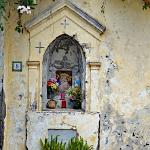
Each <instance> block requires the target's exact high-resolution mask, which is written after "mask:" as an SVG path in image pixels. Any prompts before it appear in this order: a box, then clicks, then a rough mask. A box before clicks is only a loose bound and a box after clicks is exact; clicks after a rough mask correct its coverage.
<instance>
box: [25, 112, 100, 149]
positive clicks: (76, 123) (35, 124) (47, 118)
mask: <svg viewBox="0 0 150 150" xmlns="http://www.w3.org/2000/svg"><path fill="white" fill-rule="evenodd" d="M99 120H100V114H99V113H90V112H77V111H76V112H71V111H57V110H56V111H55V112H54V111H50V112H28V114H27V148H28V150H35V149H36V150H40V139H44V138H48V130H49V129H75V130H76V131H77V134H78V135H79V136H81V137H83V138H84V139H85V140H86V141H87V142H88V144H89V145H93V147H94V149H97V147H98V145H99V144H98V143H99V139H98V138H99V128H100V127H99Z"/></svg>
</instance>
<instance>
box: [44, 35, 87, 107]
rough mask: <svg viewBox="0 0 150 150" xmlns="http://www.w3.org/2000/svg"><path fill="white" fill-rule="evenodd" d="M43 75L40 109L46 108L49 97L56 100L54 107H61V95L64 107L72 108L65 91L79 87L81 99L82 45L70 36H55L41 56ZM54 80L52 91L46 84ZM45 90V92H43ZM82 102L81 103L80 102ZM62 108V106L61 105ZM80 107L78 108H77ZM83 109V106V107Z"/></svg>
mask: <svg viewBox="0 0 150 150" xmlns="http://www.w3.org/2000/svg"><path fill="white" fill-rule="evenodd" d="M42 65H43V72H42V73H43V76H42V87H43V91H42V110H48V109H46V108H45V107H46V104H47V101H48V100H49V99H51V97H52V94H53V95H54V96H53V99H54V100H55V101H56V104H57V105H56V109H57V108H59V109H60V108H62V107H61V103H62V98H61V97H62V95H63V101H65V103H66V106H65V108H66V109H68V108H69V109H72V108H73V106H72V103H73V100H71V99H70V98H72V97H70V96H69V95H68V94H67V91H68V90H69V89H71V88H79V90H80V92H81V97H82V101H84V100H85V98H84V97H83V95H85V94H84V89H85V71H86V70H85V68H86V67H85V66H86V65H85V56H84V53H83V50H82V47H81V46H80V45H79V43H78V42H77V41H76V40H75V39H74V38H72V37H70V36H68V35H66V34H62V35H61V36H59V37H57V38H56V40H54V41H53V42H52V43H51V44H50V45H49V46H48V48H47V50H46V52H45V54H44V57H43V64H42ZM52 80H55V81H56V82H55V83H56V84H55V85H56V86H57V89H56V90H54V92H53V91H49V89H50V90H51V88H49V87H48V86H47V85H48V83H49V84H50V85H53V81H52ZM45 91H47V92H45ZM81 104H82V103H81ZM63 108H64V107H63ZM79 109H80V108H79ZM83 109H85V108H83Z"/></svg>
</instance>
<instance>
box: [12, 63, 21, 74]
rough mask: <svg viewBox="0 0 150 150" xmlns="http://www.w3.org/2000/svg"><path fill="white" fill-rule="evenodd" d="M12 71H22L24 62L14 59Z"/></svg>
mask: <svg viewBox="0 0 150 150" xmlns="http://www.w3.org/2000/svg"><path fill="white" fill-rule="evenodd" d="M12 71H17V72H21V71H22V62H21V61H13V62H12Z"/></svg>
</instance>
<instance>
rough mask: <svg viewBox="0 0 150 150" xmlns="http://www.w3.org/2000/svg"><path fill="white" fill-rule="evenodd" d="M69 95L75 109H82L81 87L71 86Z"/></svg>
mask: <svg viewBox="0 0 150 150" xmlns="http://www.w3.org/2000/svg"><path fill="white" fill-rule="evenodd" d="M67 95H68V96H69V99H70V101H71V102H72V104H73V108H74V109H81V102H82V94H81V88H80V87H70V88H69V89H68V90H67Z"/></svg>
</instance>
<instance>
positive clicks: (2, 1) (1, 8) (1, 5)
mask: <svg viewBox="0 0 150 150" xmlns="http://www.w3.org/2000/svg"><path fill="white" fill-rule="evenodd" d="M6 4H7V0H0V31H3V30H4V26H3V23H2V19H3V18H4V19H6V17H5V11H6V10H5V6H6Z"/></svg>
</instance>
